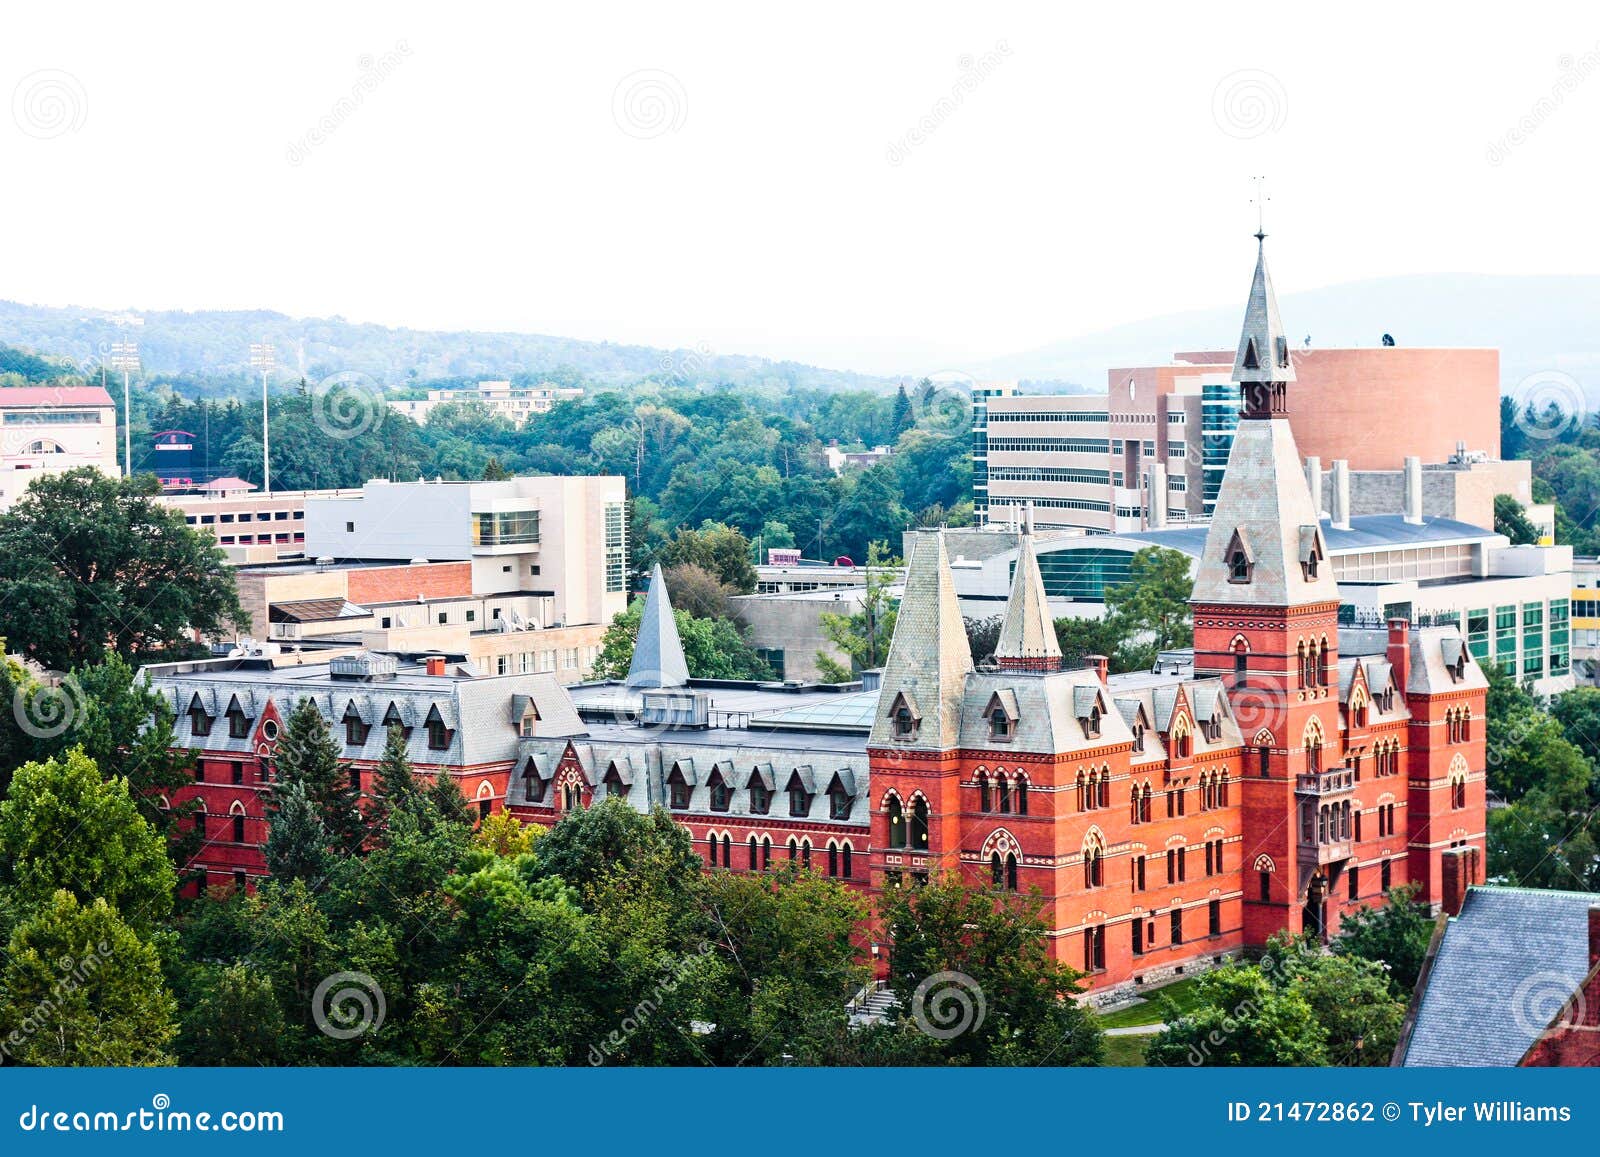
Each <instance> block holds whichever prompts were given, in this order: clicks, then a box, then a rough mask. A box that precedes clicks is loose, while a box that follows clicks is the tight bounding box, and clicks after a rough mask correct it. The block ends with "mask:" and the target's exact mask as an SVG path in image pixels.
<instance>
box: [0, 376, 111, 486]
mask: <svg viewBox="0 0 1600 1157" xmlns="http://www.w3.org/2000/svg"><path fill="white" fill-rule="evenodd" d="M77 466H93V467H94V468H95V469H96V470H99V471H100V472H101V473H102V474H107V475H109V476H111V477H112V478H117V477H120V476H121V474H122V470H121V468H120V467H118V465H117V411H116V407H115V406H114V405H113V404H112V401H111V395H110V394H108V393H106V392H105V390H103V389H101V388H100V387H99V386H21V387H11V388H6V389H0V510H5V509H6V508H7V507H9V506H10V505H11V504H12V503H13V502H15V501H16V500H17V499H18V498H20V497H21V496H22V492H23V491H24V490H26V489H27V488H28V485H29V484H30V483H31V482H32V481H33V480H34V479H35V478H38V477H40V476H41V475H44V474H54V473H59V472H61V471H63V470H71V469H73V468H74V467H77Z"/></svg>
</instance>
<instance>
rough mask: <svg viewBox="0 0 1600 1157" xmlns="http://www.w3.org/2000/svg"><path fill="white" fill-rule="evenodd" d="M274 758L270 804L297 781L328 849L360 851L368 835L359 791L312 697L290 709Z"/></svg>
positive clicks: (341, 852)
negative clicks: (272, 797) (308, 802)
mask: <svg viewBox="0 0 1600 1157" xmlns="http://www.w3.org/2000/svg"><path fill="white" fill-rule="evenodd" d="M274 762H275V765H276V768H277V783H276V784H275V785H274V787H273V796H274V807H275V808H276V807H279V806H281V804H280V802H279V800H280V797H281V796H282V795H283V794H284V793H285V792H287V791H288V790H289V789H290V788H291V787H292V786H293V785H295V784H299V785H300V787H302V788H303V789H304V790H305V795H306V799H308V800H309V801H310V802H311V805H312V807H314V808H315V809H316V812H317V816H318V818H319V819H320V820H321V821H322V826H323V828H324V829H325V831H326V834H327V838H328V840H329V845H330V850H332V851H333V852H334V853H335V854H336V855H348V854H350V853H352V852H356V851H358V850H359V849H360V848H361V845H362V842H363V841H364V840H365V839H366V835H367V823H366V818H365V817H364V816H363V815H362V812H361V805H360V799H361V793H360V792H359V791H358V790H357V789H356V787H355V784H354V783H353V781H352V778H351V774H350V767H349V765H348V764H346V763H344V762H343V761H342V760H341V759H340V758H339V745H338V744H337V743H336V742H335V741H334V737H333V729H332V728H331V727H329V726H328V722H327V720H325V719H324V718H323V717H322V712H321V711H320V710H318V708H317V705H316V703H315V702H314V701H313V700H311V699H309V698H306V699H301V700H300V702H299V703H298V704H297V705H296V706H295V709H294V710H293V711H291V712H290V713H289V718H288V719H287V720H286V721H285V722H284V725H283V731H282V733H281V734H280V735H279V738H278V748H277V755H276V758H275V761H274Z"/></svg>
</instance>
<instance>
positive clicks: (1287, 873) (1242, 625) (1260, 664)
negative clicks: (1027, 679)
mask: <svg viewBox="0 0 1600 1157" xmlns="http://www.w3.org/2000/svg"><path fill="white" fill-rule="evenodd" d="M1256 238H1257V246H1258V252H1257V258H1256V269H1255V277H1254V279H1253V280H1252V282H1251V284H1250V298H1249V302H1248V304H1247V305H1246V307H1245V316H1244V326H1243V331H1242V333H1241V334H1240V338H1239V351H1238V355H1237V357H1236V358H1235V360H1234V367H1233V376H1234V380H1235V381H1237V382H1238V383H1239V389H1240V404H1241V413H1240V422H1239V428H1238V431H1237V433H1236V434H1235V437H1234V441H1233V449H1232V452H1231V453H1230V455H1229V458H1228V468H1227V472H1226V474H1225V475H1224V476H1223V482H1222V489H1221V492H1220V493H1219V494H1218V496H1217V505H1216V510H1215V514H1214V516H1213V518H1212V522H1211V527H1210V530H1209V531H1208V533H1207V536H1206V545H1205V550H1204V553H1203V554H1202V556H1201V559H1200V564H1199V569H1198V571H1197V573H1196V578H1195V584H1194V594H1193V599H1192V605H1193V611H1194V643H1195V674H1196V675H1197V676H1201V675H1207V674H1210V675H1217V676H1220V677H1221V678H1222V679H1223V680H1224V682H1225V684H1226V685H1227V687H1228V689H1229V698H1230V701H1231V702H1232V704H1233V705H1234V712H1235V715H1236V717H1237V719H1238V722H1239V728H1240V732H1241V734H1242V737H1243V740H1244V742H1245V744H1246V755H1247V758H1246V760H1245V776H1244V778H1243V780H1242V784H1241V787H1242V792H1241V795H1242V815H1241V821H1242V828H1243V848H1242V853H1243V854H1242V863H1241V868H1242V874H1243V878H1244V900H1245V904H1244V927H1245V940H1246V942H1247V943H1250V944H1260V943H1262V942H1264V941H1265V940H1266V938H1267V937H1268V936H1270V935H1271V934H1272V933H1273V932H1275V931H1278V930H1279V929H1283V928H1287V929H1289V930H1290V931H1292V932H1300V931H1307V932H1313V933H1319V934H1320V933H1322V932H1324V931H1325V916H1324V913H1325V911H1326V907H1325V904H1324V901H1325V899H1326V897H1327V896H1328V895H1329V893H1330V892H1331V890H1332V889H1333V887H1334V886H1335V885H1336V884H1337V883H1338V881H1339V880H1340V879H1341V878H1342V873H1343V870H1344V868H1345V866H1346V864H1347V863H1348V861H1349V859H1350V855H1351V844H1350V843H1349V841H1348V839H1345V840H1342V841H1341V840H1338V839H1334V840H1324V839H1322V838H1321V836H1320V835H1319V833H1318V832H1317V831H1316V830H1315V829H1314V828H1313V830H1312V831H1311V832H1310V833H1309V836H1310V838H1309V839H1308V838H1307V832H1306V831H1305V828H1304V825H1303V822H1302V821H1303V818H1304V817H1305V816H1306V815H1307V814H1309V815H1311V816H1312V817H1313V818H1315V817H1316V816H1317V815H1318V814H1320V813H1321V810H1322V809H1323V808H1324V806H1325V805H1330V806H1334V807H1339V806H1342V805H1343V804H1344V803H1345V802H1347V800H1346V799H1344V798H1342V797H1341V798H1324V797H1331V796H1332V795H1339V794H1340V791H1341V790H1342V793H1343V796H1348V795H1349V789H1348V785H1347V781H1346V779H1345V778H1344V777H1342V776H1338V775H1324V774H1322V773H1323V772H1324V771H1326V770H1328V769H1334V768H1337V767H1338V766H1339V764H1340V763H1341V760H1342V752H1341V751H1340V743H1341V740H1340V715H1339V665H1338V652H1339V632H1338V607H1339V592H1338V587H1337V585H1336V584H1335V582H1334V578H1333V570H1332V566H1331V565H1330V564H1329V562H1328V560H1327V550H1326V545H1325V543H1324V541H1323V532H1322V528H1321V526H1320V524H1319V522H1318V512H1317V509H1316V505H1315V503H1314V502H1313V501H1312V498H1311V491H1310V488H1309V486H1308V485H1307V483H1306V478H1305V473H1304V471H1303V470H1302V468H1301V465H1300V455H1299V452H1298V451H1297V450H1296V448H1295V443H1294V435H1293V434H1292V433H1291V432H1290V429H1289V421H1288V413H1289V405H1290V397H1289V386H1290V384H1291V383H1293V381H1294V366H1293V364H1292V363H1291V360H1290V357H1289V344H1288V340H1287V338H1286V337H1285V335H1284V330H1283V323H1282V321H1281V320H1280V318H1279V316H1278V303H1277V299H1276V297H1275V295H1274V294H1273V290H1272V278H1271V276H1270V275H1269V274H1268V272H1267V258H1266V246H1265V235H1264V234H1261V233H1257V234H1256ZM1341 785H1344V786H1343V787H1342V789H1341ZM1322 834H1326V833H1322ZM1334 834H1335V836H1337V835H1338V833H1337V832H1335V833H1334Z"/></svg>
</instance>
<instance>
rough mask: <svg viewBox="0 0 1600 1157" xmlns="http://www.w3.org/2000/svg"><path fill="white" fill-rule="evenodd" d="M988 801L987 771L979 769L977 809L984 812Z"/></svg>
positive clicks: (987, 806)
mask: <svg viewBox="0 0 1600 1157" xmlns="http://www.w3.org/2000/svg"><path fill="white" fill-rule="evenodd" d="M990 803H991V800H990V799H989V775H988V773H987V772H983V771H980V772H979V773H978V810H979V811H984V812H986V811H988V810H989V804H990Z"/></svg>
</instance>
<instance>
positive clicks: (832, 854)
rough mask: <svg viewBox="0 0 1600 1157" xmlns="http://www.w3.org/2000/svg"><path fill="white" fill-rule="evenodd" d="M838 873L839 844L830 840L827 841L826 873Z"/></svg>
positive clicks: (832, 874)
mask: <svg viewBox="0 0 1600 1157" xmlns="http://www.w3.org/2000/svg"><path fill="white" fill-rule="evenodd" d="M838 874H839V845H838V844H836V843H834V842H833V841H832V840H829V841H828V875H829V876H837V875H838Z"/></svg>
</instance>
